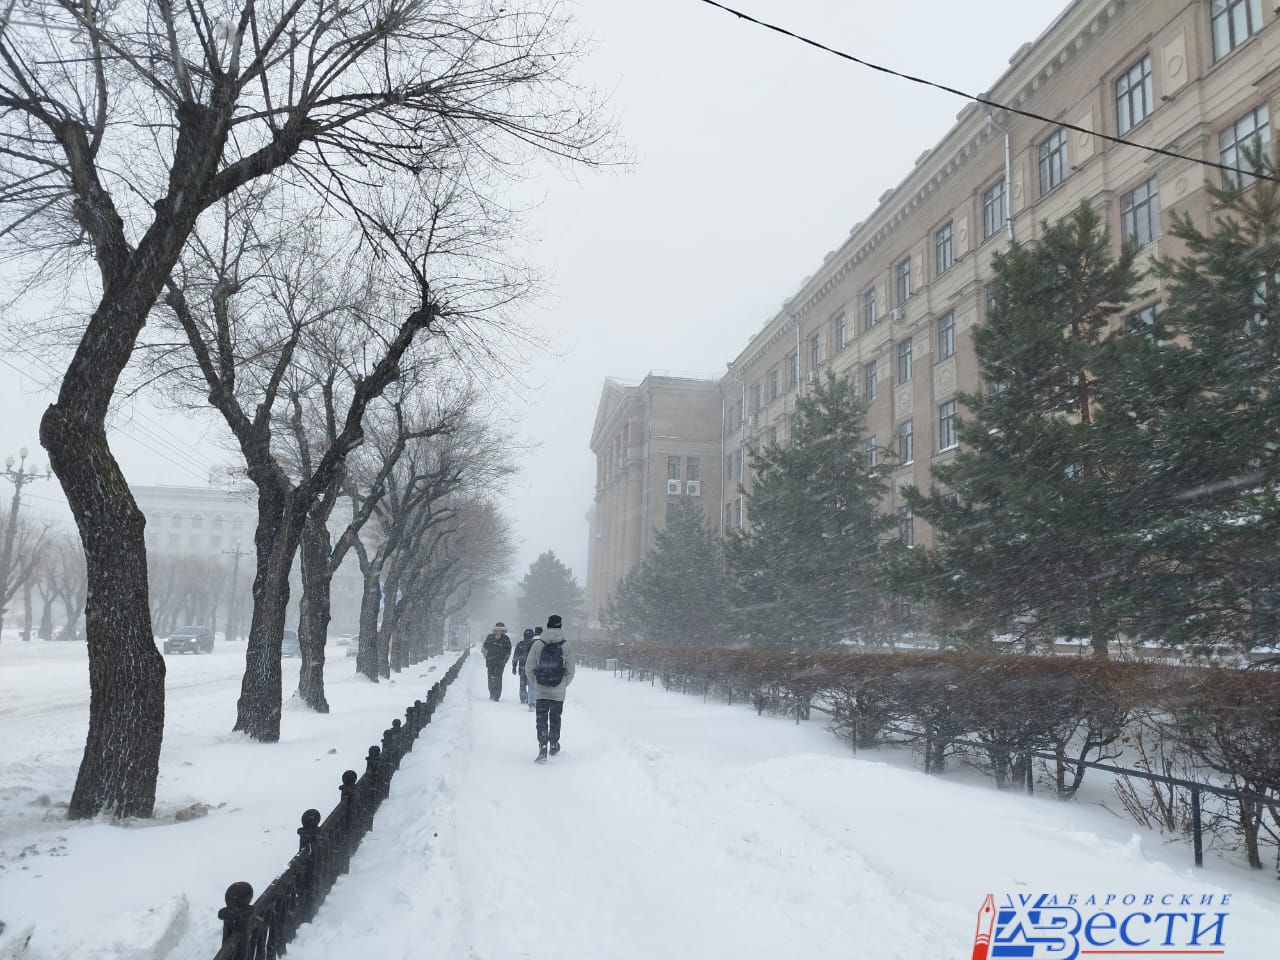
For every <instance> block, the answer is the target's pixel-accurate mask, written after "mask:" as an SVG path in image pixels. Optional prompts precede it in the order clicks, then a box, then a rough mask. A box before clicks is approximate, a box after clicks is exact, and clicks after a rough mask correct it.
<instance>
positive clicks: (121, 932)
mask: <svg viewBox="0 0 1280 960" xmlns="http://www.w3.org/2000/svg"><path fill="white" fill-rule="evenodd" d="M6 640H7V638H6ZM457 656H458V655H457V654H456V653H449V654H446V655H445V656H444V657H443V658H436V659H433V660H431V661H430V662H429V663H423V664H418V665H416V666H414V667H409V668H406V669H405V671H404V672H403V673H400V674H398V675H396V677H395V679H394V680H392V681H389V682H383V683H378V684H373V683H369V682H368V681H367V680H365V679H363V678H361V677H357V676H356V675H355V667H354V663H355V661H354V660H351V659H346V658H343V657H342V656H341V654H340V652H339V654H338V655H337V656H331V658H330V660H329V662H328V664H327V667H326V671H325V673H326V688H327V692H328V697H329V704H330V708H331V712H330V713H329V714H327V715H320V714H316V713H313V712H311V711H309V710H307V709H305V708H303V707H301V706H300V705H298V704H296V703H294V702H292V701H288V700H287V701H286V704H285V716H284V720H283V724H282V732H281V737H282V739H281V742H280V743H278V744H261V743H253V742H251V741H249V740H248V739H246V738H245V737H244V736H243V735H241V734H233V733H231V732H230V731H231V727H232V724H233V723H234V722H235V711H236V697H237V696H238V694H239V691H240V679H241V674H242V673H243V671H244V644H243V643H238V644H235V643H219V644H218V646H217V648H216V650H215V652H214V654H213V655H212V656H200V657H169V658H168V659H167V661H166V663H167V666H168V676H167V678H166V681H165V688H166V699H167V703H166V711H165V742H164V750H163V752H162V754H161V763H160V782H159V785H158V789H157V796H156V816H155V818H154V819H153V820H148V821H138V822H131V823H126V824H119V823H115V822H112V821H110V820H109V819H105V818H104V819H101V820H94V821H77V822H68V821H67V820H66V819H65V816H66V801H67V799H68V798H69V797H70V795H71V788H72V786H73V784H74V782H75V774H76V767H77V765H78V763H79V761H80V757H81V754H82V753H83V751H84V740H85V730H86V728H87V725H88V690H89V679H88V666H87V658H86V655H85V648H84V645H83V644H60V643H52V642H49V643H45V642H40V641H32V642H31V643H25V644H24V643H11V642H5V643H3V644H0V926H2V927H3V929H2V930H0V960H13V958H18V957H20V958H22V960H70V958H75V960H208V958H210V957H212V956H213V954H214V952H215V951H216V950H217V947H218V944H219V942H220V938H221V929H222V925H221V923H220V922H219V921H218V919H217V911H218V909H219V907H221V906H222V904H223V893H224V891H225V890H226V888H227V885H228V884H230V883H232V882H233V881H236V880H248V881H249V882H250V883H252V884H253V886H254V888H255V889H257V890H262V889H263V888H264V887H265V886H266V885H267V883H269V882H270V881H271V879H272V878H273V877H275V876H276V875H277V874H278V873H279V872H280V871H281V870H283V869H284V867H285V865H286V864H287V863H288V861H289V858H290V857H291V856H292V855H293V854H294V853H295V852H296V851H297V849H298V838H297V833H296V830H297V827H298V819H299V816H300V815H301V813H302V811H303V810H305V809H306V808H308V807H318V808H320V809H322V810H323V811H325V812H326V813H327V812H328V811H329V809H330V808H331V807H332V806H333V805H334V804H336V803H337V802H338V784H339V781H340V779H341V776H342V771H343V770H344V769H347V768H355V769H357V770H363V769H364V757H365V753H366V751H367V750H368V748H369V745H370V744H373V743H376V742H378V738H379V737H380V736H381V735H382V731H383V729H384V728H385V727H386V726H387V725H388V724H389V723H390V722H391V721H392V720H393V719H394V718H396V717H397V716H402V715H403V711H404V709H405V707H407V706H408V705H409V704H410V703H412V702H413V701H414V699H415V698H421V697H424V696H425V695H426V692H427V690H428V689H429V688H430V686H431V684H432V683H434V682H435V680H436V679H437V678H438V677H439V676H440V674H441V673H442V672H443V670H444V669H445V668H446V667H447V665H448V664H450V663H452V662H453V660H454V658H456V657H457ZM284 682H285V691H286V696H287V695H288V693H290V692H292V691H293V690H294V689H295V688H296V686H297V682H298V661H297V660H286V661H285V677H284ZM433 729H434V724H433V725H432V726H430V727H428V733H427V738H428V739H429V737H430V732H431V731H432V730H433ZM28 938H29V940H28Z"/></svg>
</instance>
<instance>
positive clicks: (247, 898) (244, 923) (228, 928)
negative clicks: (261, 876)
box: [218, 880, 253, 960]
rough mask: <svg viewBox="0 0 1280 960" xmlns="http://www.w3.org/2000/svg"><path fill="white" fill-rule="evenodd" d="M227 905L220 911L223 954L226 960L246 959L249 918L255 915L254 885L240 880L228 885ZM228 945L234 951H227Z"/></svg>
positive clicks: (225, 898)
mask: <svg viewBox="0 0 1280 960" xmlns="http://www.w3.org/2000/svg"><path fill="white" fill-rule="evenodd" d="M222 899H223V900H224V901H225V902H226V904H227V905H226V906H225V907H223V908H222V909H221V910H219V911H218V919H219V920H221V921H222V948H223V952H222V954H221V955H222V956H224V957H225V958H226V960H244V958H245V956H246V950H245V947H246V946H247V945H248V939H249V938H248V932H249V919H250V917H252V916H253V886H252V885H251V884H249V883H246V882H245V881H243V880H238V881H236V882H235V883H233V884H232V885H231V886H229V887H227V892H226V894H224V895H223V898H222ZM228 946H230V947H231V950H232V952H231V953H226V952H225V951H226V950H227V948H228Z"/></svg>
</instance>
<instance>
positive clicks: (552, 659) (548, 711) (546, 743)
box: [524, 615, 576, 763]
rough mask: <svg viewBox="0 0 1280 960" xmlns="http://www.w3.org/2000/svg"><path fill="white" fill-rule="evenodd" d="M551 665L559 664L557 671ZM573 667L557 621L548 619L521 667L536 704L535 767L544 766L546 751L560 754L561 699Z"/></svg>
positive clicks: (562, 707) (562, 699)
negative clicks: (540, 764) (536, 740)
mask: <svg viewBox="0 0 1280 960" xmlns="http://www.w3.org/2000/svg"><path fill="white" fill-rule="evenodd" d="M544 651H545V652H546V655H545V656H544ZM553 663H554V664H558V669H556V670H552V669H551V666H550V665H551V664H553ZM575 666H576V665H575V664H574V662H573V653H572V651H571V650H570V649H569V645H568V644H567V643H565V636H564V630H563V628H562V625H561V620H560V617H558V616H555V615H553V616H550V617H548V618H547V632H546V633H544V634H542V636H540V637H538V638H537V639H536V640H534V642H533V646H532V647H530V648H529V659H528V660H527V661H526V662H525V667H524V672H525V676H526V677H528V678H529V682H530V683H531V684H532V685H533V691H534V695H535V697H536V700H537V719H536V720H535V727H536V729H537V732H538V756H537V762H538V763H546V761H547V753H548V749H549V750H550V754H551V756H553V757H554V756H555V755H556V754H557V753H559V752H560V718H561V716H562V715H563V713H564V695H565V691H566V690H568V689H569V684H571V683H572V682H573V674H574V668H575Z"/></svg>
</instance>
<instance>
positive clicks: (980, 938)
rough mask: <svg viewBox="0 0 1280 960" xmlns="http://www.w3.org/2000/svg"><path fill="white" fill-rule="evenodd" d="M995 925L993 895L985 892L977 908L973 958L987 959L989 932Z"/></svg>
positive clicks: (989, 943)
mask: <svg viewBox="0 0 1280 960" xmlns="http://www.w3.org/2000/svg"><path fill="white" fill-rule="evenodd" d="M995 925H996V901H995V897H993V896H992V895H991V894H989V893H988V894H987V899H985V900H983V901H982V906H981V907H980V908H978V931H977V933H975V934H974V935H973V960H987V952H988V951H989V950H990V949H991V933H992V931H993V930H994V929H995Z"/></svg>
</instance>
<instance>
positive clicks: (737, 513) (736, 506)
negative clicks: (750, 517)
mask: <svg viewBox="0 0 1280 960" xmlns="http://www.w3.org/2000/svg"><path fill="white" fill-rule="evenodd" d="M733 525H734V526H735V527H741V526H742V498H741V497H739V498H738V499H737V500H735V501H733Z"/></svg>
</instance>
